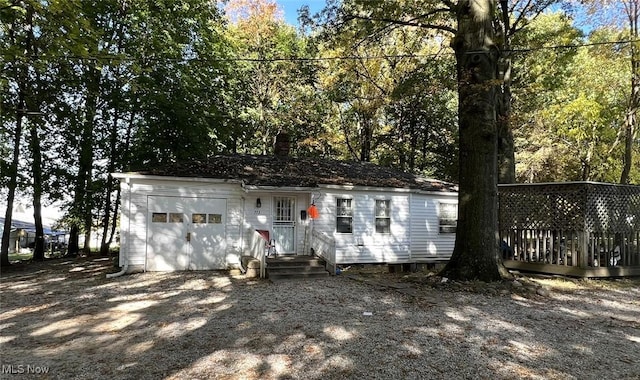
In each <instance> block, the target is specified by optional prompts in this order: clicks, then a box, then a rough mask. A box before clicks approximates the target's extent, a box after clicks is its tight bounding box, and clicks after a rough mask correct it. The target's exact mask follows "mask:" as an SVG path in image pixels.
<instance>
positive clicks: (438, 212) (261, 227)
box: [113, 155, 458, 272]
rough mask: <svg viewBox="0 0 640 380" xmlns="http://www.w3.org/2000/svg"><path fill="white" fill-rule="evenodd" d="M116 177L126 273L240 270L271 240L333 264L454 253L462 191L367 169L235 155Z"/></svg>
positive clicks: (282, 251) (283, 250)
mask: <svg viewBox="0 0 640 380" xmlns="http://www.w3.org/2000/svg"><path fill="white" fill-rule="evenodd" d="M113 177H115V178H117V179H119V180H120V186H121V194H122V197H121V219H120V228H121V231H120V237H121V240H120V265H121V266H122V267H123V270H122V271H123V272H126V271H129V272H130V271H139V270H144V271H172V270H205V269H228V268H233V267H238V266H240V264H241V257H242V256H254V257H256V258H260V257H264V255H265V253H268V252H266V251H265V243H266V242H271V241H273V242H274V243H275V247H272V250H273V248H275V252H277V255H278V256H280V255H309V254H316V255H321V256H323V257H325V258H327V259H328V260H329V261H330V262H331V263H332V264H334V265H341V264H357V263H388V264H392V263H393V264H401V263H421V262H434V261H440V260H448V259H449V258H450V256H451V254H452V252H453V246H454V242H455V228H456V222H457V202H458V199H457V187H456V186H455V185H453V184H451V183H447V182H443V181H439V180H434V179H429V178H425V177H421V176H417V175H413V174H409V173H405V172H401V171H398V170H394V169H390V168H385V167H381V166H378V165H374V164H371V163H364V162H344V161H337V160H329V159H311V158H297V157H291V156H288V155H273V156H269V155H263V156H254V155H230V156H215V157H211V158H210V159H209V160H207V161H196V160H194V161H191V162H188V163H182V164H174V165H170V166H166V167H163V168H160V169H150V170H145V171H139V172H129V173H114V174H113ZM312 205H313V207H311V206H312ZM312 217H313V218H312ZM267 236H268V238H266V237H267ZM265 238H266V239H265Z"/></svg>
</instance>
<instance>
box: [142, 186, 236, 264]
mask: <svg viewBox="0 0 640 380" xmlns="http://www.w3.org/2000/svg"><path fill="white" fill-rule="evenodd" d="M147 206H148V210H149V217H148V224H147V260H146V261H147V263H146V269H147V270H149V271H172V270H186V269H193V270H198V269H225V267H226V257H225V254H226V243H225V230H224V225H225V220H226V213H227V212H226V211H227V210H226V208H227V202H226V200H225V199H216V198H184V197H167V196H153V195H150V196H148V197H147Z"/></svg>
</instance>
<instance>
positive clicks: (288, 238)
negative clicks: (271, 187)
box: [273, 197, 296, 255]
mask: <svg viewBox="0 0 640 380" xmlns="http://www.w3.org/2000/svg"><path fill="white" fill-rule="evenodd" d="M295 205H296V202H295V198H293V197H274V198H273V238H274V239H275V240H276V250H277V252H278V254H285V255H286V254H295V253H296V239H295V236H296V217H295V209H296V207H295Z"/></svg>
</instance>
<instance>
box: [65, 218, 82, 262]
mask: <svg viewBox="0 0 640 380" xmlns="http://www.w3.org/2000/svg"><path fill="white" fill-rule="evenodd" d="M79 235H80V231H79V229H78V225H77V224H76V223H75V222H74V223H73V224H72V225H71V229H70V230H69V245H68V246H67V254H66V256H71V257H76V256H78V253H80V245H79V244H78V237H79Z"/></svg>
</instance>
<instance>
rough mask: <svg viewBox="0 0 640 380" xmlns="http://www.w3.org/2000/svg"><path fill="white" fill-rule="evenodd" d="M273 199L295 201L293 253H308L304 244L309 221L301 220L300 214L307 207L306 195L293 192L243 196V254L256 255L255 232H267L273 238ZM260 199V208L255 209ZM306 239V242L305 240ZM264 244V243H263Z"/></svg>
mask: <svg viewBox="0 0 640 380" xmlns="http://www.w3.org/2000/svg"><path fill="white" fill-rule="evenodd" d="M275 197H292V198H294V200H295V209H294V219H295V253H296V254H298V255H301V254H305V253H308V252H306V251H308V249H309V248H308V247H307V245H306V244H305V242H306V241H308V237H307V235H308V233H309V231H308V230H307V227H308V226H309V220H308V219H307V220H304V221H303V220H302V219H301V217H300V212H301V211H303V210H306V209H307V208H308V207H309V204H310V203H309V202H310V201H309V195H308V193H306V192H305V193H299V192H297V193H294V192H266V191H264V192H261V191H251V192H249V193H248V194H245V202H244V215H245V221H244V224H243V225H244V230H245V233H244V238H243V241H244V243H243V244H244V247H247V249H245V252H251V253H252V255H253V254H255V253H257V251H256V249H258V250H259V249H260V247H258V248H256V240H255V236H256V235H257V232H256V230H268V231H269V232H270V233H271V236H273V206H274V198H275ZM258 198H260V203H261V206H260V207H259V208H258V207H256V201H257V199H258ZM306 237H307V240H305V238H306ZM263 242H264V241H263Z"/></svg>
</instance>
